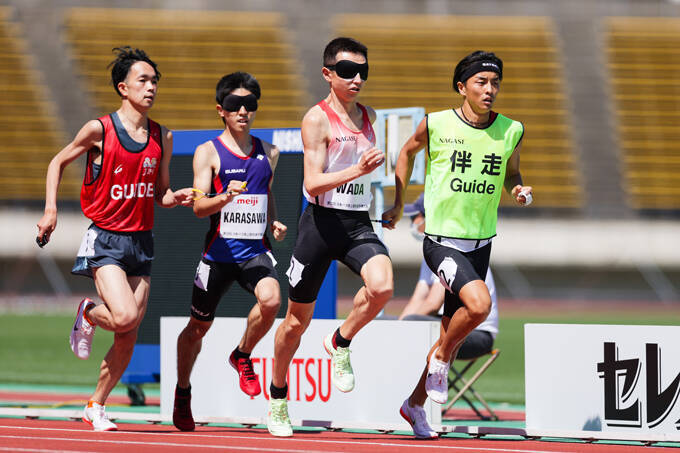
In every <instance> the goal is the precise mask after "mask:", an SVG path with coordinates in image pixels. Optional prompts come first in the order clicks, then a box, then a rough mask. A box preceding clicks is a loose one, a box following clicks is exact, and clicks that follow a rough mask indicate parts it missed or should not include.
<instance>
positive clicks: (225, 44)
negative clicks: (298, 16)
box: [66, 8, 308, 129]
mask: <svg viewBox="0 0 680 453" xmlns="http://www.w3.org/2000/svg"><path fill="white" fill-rule="evenodd" d="M287 33H288V32H287V30H286V24H285V18H284V16H283V15H282V14H279V13H269V12H232V11H178V10H151V9H124V8H111V9H108V8H74V9H71V10H70V11H69V12H68V14H67V18H66V39H67V41H68V42H69V43H70V45H71V47H72V48H73V52H74V56H75V59H76V63H77V66H78V68H79V70H80V74H82V75H83V77H84V78H85V80H86V86H87V88H88V89H89V91H90V93H91V94H92V97H93V99H94V102H95V104H96V111H97V113H98V114H106V113H108V112H110V111H113V110H116V109H117V108H118V106H119V105H120V100H119V98H118V95H117V94H116V93H115V91H114V89H113V87H112V86H111V82H110V72H109V71H108V70H107V69H106V66H107V65H108V64H109V62H110V61H111V60H113V58H114V56H113V54H112V53H111V49H112V48H114V47H120V46H125V45H129V46H131V47H136V48H140V49H143V50H144V51H146V52H147V54H148V55H149V56H150V57H151V59H153V60H154V61H155V62H156V63H157V64H158V69H159V71H160V72H161V80H160V84H159V92H158V93H159V94H158V99H157V101H156V105H155V106H154V108H153V110H152V112H151V117H152V118H153V119H154V120H156V121H158V122H159V123H161V124H163V125H165V126H167V127H169V128H171V129H219V128H222V127H223V125H222V122H221V121H220V120H219V117H218V116H217V113H216V112H215V86H216V85H217V82H218V80H219V79H220V78H221V77H222V76H223V75H225V74H229V73H231V72H234V71H245V72H249V73H251V74H252V75H253V76H255V78H257V79H258V81H259V82H260V85H261V88H262V98H261V100H260V106H261V108H260V109H259V110H258V112H257V121H256V123H255V124H256V127H300V121H301V119H302V115H303V114H304V112H305V109H306V106H307V104H308V100H307V97H306V96H307V95H306V89H305V88H306V87H305V84H304V83H303V81H302V78H301V77H300V75H299V74H298V73H297V71H296V68H297V67H298V66H299V64H298V60H297V58H298V57H297V55H296V52H295V49H294V48H293V46H292V45H291V44H290V39H289V38H288V36H287Z"/></svg>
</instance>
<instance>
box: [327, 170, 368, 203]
mask: <svg viewBox="0 0 680 453" xmlns="http://www.w3.org/2000/svg"><path fill="white" fill-rule="evenodd" d="M371 198H372V195H371V176H370V175H364V176H362V177H360V178H357V179H355V180H353V181H350V182H347V183H345V184H342V185H340V186H338V187H336V188H335V189H333V190H331V191H329V192H326V197H325V200H324V201H325V203H324V205H325V206H326V207H329V208H334V209H347V210H352V211H365V210H367V209H368V208H369V207H370V206H371Z"/></svg>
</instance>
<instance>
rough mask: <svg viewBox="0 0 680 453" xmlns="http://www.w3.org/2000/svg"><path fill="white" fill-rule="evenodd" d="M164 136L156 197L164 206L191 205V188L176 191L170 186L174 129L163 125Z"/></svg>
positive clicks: (162, 132) (159, 203) (157, 201)
mask: <svg viewBox="0 0 680 453" xmlns="http://www.w3.org/2000/svg"><path fill="white" fill-rule="evenodd" d="M161 135H162V137H163V157H162V158H161V165H160V167H159V168H158V175H157V176H156V190H155V191H154V198H155V199H156V203H158V205H159V206H162V207H164V208H174V207H175V206H177V205H178V204H181V205H182V206H191V205H192V204H193V202H194V199H193V193H192V192H191V188H188V187H187V188H184V189H179V190H177V191H174V192H173V190H172V189H171V188H170V159H171V158H172V131H171V130H169V129H166V128H165V126H162V127H161Z"/></svg>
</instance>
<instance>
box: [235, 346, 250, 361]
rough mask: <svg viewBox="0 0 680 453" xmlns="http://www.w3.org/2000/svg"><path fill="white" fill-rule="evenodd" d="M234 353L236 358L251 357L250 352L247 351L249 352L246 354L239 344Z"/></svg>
mask: <svg viewBox="0 0 680 453" xmlns="http://www.w3.org/2000/svg"><path fill="white" fill-rule="evenodd" d="M233 354H234V358H235V359H236V360H238V359H249V358H250V353H247V354H246V353H245V352H242V351H241V350H240V349H239V348H238V346H236V349H234V352H233Z"/></svg>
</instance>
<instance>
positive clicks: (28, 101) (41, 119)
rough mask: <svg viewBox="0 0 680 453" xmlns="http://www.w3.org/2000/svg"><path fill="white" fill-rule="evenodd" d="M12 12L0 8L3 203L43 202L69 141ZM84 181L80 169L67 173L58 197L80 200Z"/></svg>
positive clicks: (0, 173) (0, 194) (0, 193)
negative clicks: (51, 170) (52, 165)
mask: <svg viewBox="0 0 680 453" xmlns="http://www.w3.org/2000/svg"><path fill="white" fill-rule="evenodd" d="M14 13H15V12H14V10H13V9H12V8H8V7H0V48H2V49H3V50H2V54H3V55H2V57H3V58H2V62H1V63H0V85H2V91H3V93H2V96H1V97H0V143H2V146H0V200H6V201H9V200H40V199H44V197H45V173H46V171H47V165H48V163H49V161H50V159H51V158H52V156H53V155H54V154H55V153H56V152H58V151H59V149H60V148H61V147H62V146H63V145H64V142H65V138H64V134H63V133H62V129H61V124H60V121H59V118H58V117H57V115H56V114H55V111H56V109H55V106H54V104H53V102H52V101H51V100H50V96H49V95H48V91H47V88H46V86H45V84H44V83H43V81H42V80H41V77H40V74H39V73H38V72H37V71H36V70H35V69H34V65H33V61H32V58H31V56H30V52H29V51H28V46H27V44H26V41H25V39H24V38H23V37H22V31H21V29H20V27H19V25H18V23H17V22H16V21H14V20H12V17H13V14H14ZM80 178H81V176H80V171H79V170H78V168H77V165H76V166H71V167H70V168H67V170H66V172H65V174H64V176H63V179H62V184H61V188H60V197H67V198H69V197H70V198H73V197H75V196H77V194H78V191H79V184H80Z"/></svg>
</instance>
